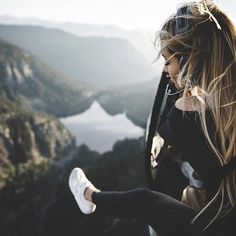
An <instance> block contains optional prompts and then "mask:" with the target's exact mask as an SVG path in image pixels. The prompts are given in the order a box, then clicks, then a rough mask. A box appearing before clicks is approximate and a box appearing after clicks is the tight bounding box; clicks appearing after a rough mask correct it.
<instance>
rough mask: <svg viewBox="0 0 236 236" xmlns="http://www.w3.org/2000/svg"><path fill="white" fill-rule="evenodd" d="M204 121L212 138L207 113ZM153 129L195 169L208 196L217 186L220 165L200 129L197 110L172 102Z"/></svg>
mask: <svg viewBox="0 0 236 236" xmlns="http://www.w3.org/2000/svg"><path fill="white" fill-rule="evenodd" d="M207 124H208V127H209V134H210V135H211V137H212V138H214V139H213V140H215V139H216V138H215V137H213V136H214V135H215V134H214V130H215V129H214V125H213V122H212V119H211V118H210V116H209V115H208V119H207ZM157 131H158V133H159V134H160V136H162V138H163V139H164V140H166V141H167V142H168V143H170V144H171V145H174V146H176V148H178V149H179V150H180V151H182V152H183V158H184V161H188V162H189V163H190V165H191V166H192V167H193V169H194V170H195V171H196V172H197V173H198V175H199V177H200V179H201V180H202V181H203V182H204V184H205V188H206V191H207V195H208V197H212V196H213V195H214V194H215V193H216V191H217V189H218V187H219V182H220V180H221V176H222V167H221V165H220V164H219V161H218V159H217V157H216V155H215V154H214V152H213V151H212V150H211V148H210V147H209V144H208V142H207V140H206V138H205V135H204V133H203V131H202V129H201V125H200V118H199V114H198V112H197V111H184V112H183V111H182V110H180V109H178V108H177V107H176V106H175V105H174V106H173V107H172V108H171V109H170V111H169V112H168V114H167V119H166V120H165V122H163V123H162V124H161V125H160V126H159V128H158V130H157ZM215 136H216V135H215Z"/></svg>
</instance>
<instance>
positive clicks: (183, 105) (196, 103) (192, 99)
mask: <svg viewBox="0 0 236 236" xmlns="http://www.w3.org/2000/svg"><path fill="white" fill-rule="evenodd" d="M202 101H203V100H202ZM202 101H201V97H196V96H189V97H181V98H179V99H178V100H177V101H176V102H175V107H176V108H177V109H179V110H182V111H200V110H201V109H202V105H204V104H203V103H202Z"/></svg>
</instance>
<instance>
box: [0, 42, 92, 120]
mask: <svg viewBox="0 0 236 236" xmlns="http://www.w3.org/2000/svg"><path fill="white" fill-rule="evenodd" d="M0 90H1V94H2V95H3V96H4V97H5V98H7V99H9V100H11V101H14V102H15V103H17V104H18V105H21V106H22V107H24V108H25V109H27V110H37V111H43V112H46V113H51V114H54V115H56V116H66V115H70V114H75V113H79V112H82V111H84V110H85V109H87V108H88V107H89V105H90V103H91V100H92V99H91V98H90V95H91V90H90V88H89V87H88V86H86V85H84V84H82V83H74V82H73V81H71V80H70V79H68V78H66V77H65V76H62V75H61V74H59V73H57V72H55V71H54V70H52V69H51V68H49V67H48V66H47V65H45V64H44V63H42V62H41V61H40V60H39V59H38V58H36V57H35V56H33V55H31V54H30V53H28V52H26V51H24V50H22V49H19V48H17V47H15V46H12V45H10V44H8V43H6V42H4V41H0Z"/></svg>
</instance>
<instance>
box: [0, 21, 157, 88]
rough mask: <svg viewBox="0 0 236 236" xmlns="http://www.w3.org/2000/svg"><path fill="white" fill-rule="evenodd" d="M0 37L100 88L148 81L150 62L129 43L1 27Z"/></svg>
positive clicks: (26, 27) (23, 27)
mask: <svg viewBox="0 0 236 236" xmlns="http://www.w3.org/2000/svg"><path fill="white" fill-rule="evenodd" d="M0 38H2V39H4V40H6V41H8V42H9V43H12V44H15V45H17V46H19V47H21V48H23V49H25V50H28V51H30V52H32V53H33V54H35V55H36V56H38V57H39V58H41V59H42V60H43V61H44V62H46V63H47V64H48V65H50V66H51V67H53V68H54V69H55V70H57V71H59V72H61V73H63V74H65V75H66V76H68V77H71V78H73V79H74V80H76V81H84V82H86V83H90V84H93V85H96V86H99V87H101V88H103V87H107V86H110V85H115V84H126V83H130V82H140V81H147V80H148V79H150V78H151V77H153V76H154V75H155V74H156V71H155V70H154V69H153V67H152V65H151V62H148V60H146V59H145V57H144V56H143V55H142V54H141V53H139V52H138V51H137V50H136V49H135V48H134V47H133V46H132V45H131V44H130V43H129V42H128V41H127V40H125V39H118V38H102V37H77V36H75V35H73V34H70V33H66V32H64V31H62V30H58V29H48V28H43V27H38V26H14V25H11V26H10V25H0Z"/></svg>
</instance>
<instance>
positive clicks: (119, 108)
mask: <svg viewBox="0 0 236 236" xmlns="http://www.w3.org/2000/svg"><path fill="white" fill-rule="evenodd" d="M157 85H158V79H155V80H151V81H147V82H142V83H136V84H129V85H125V86H116V87H112V88H109V89H107V90H106V89H105V90H102V91H100V92H99V93H97V95H96V97H95V99H96V100H98V102H99V103H100V104H101V106H102V107H103V109H105V110H106V111H107V112H108V113H109V114H111V115H115V114H118V113H123V112H125V113H126V115H127V117H128V118H129V119H130V120H132V121H133V123H135V124H136V125H139V126H141V127H142V128H146V122H147V119H148V115H149V114H150V112H151V109H152V105H153V102H154V97H155V92H156V89H157Z"/></svg>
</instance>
